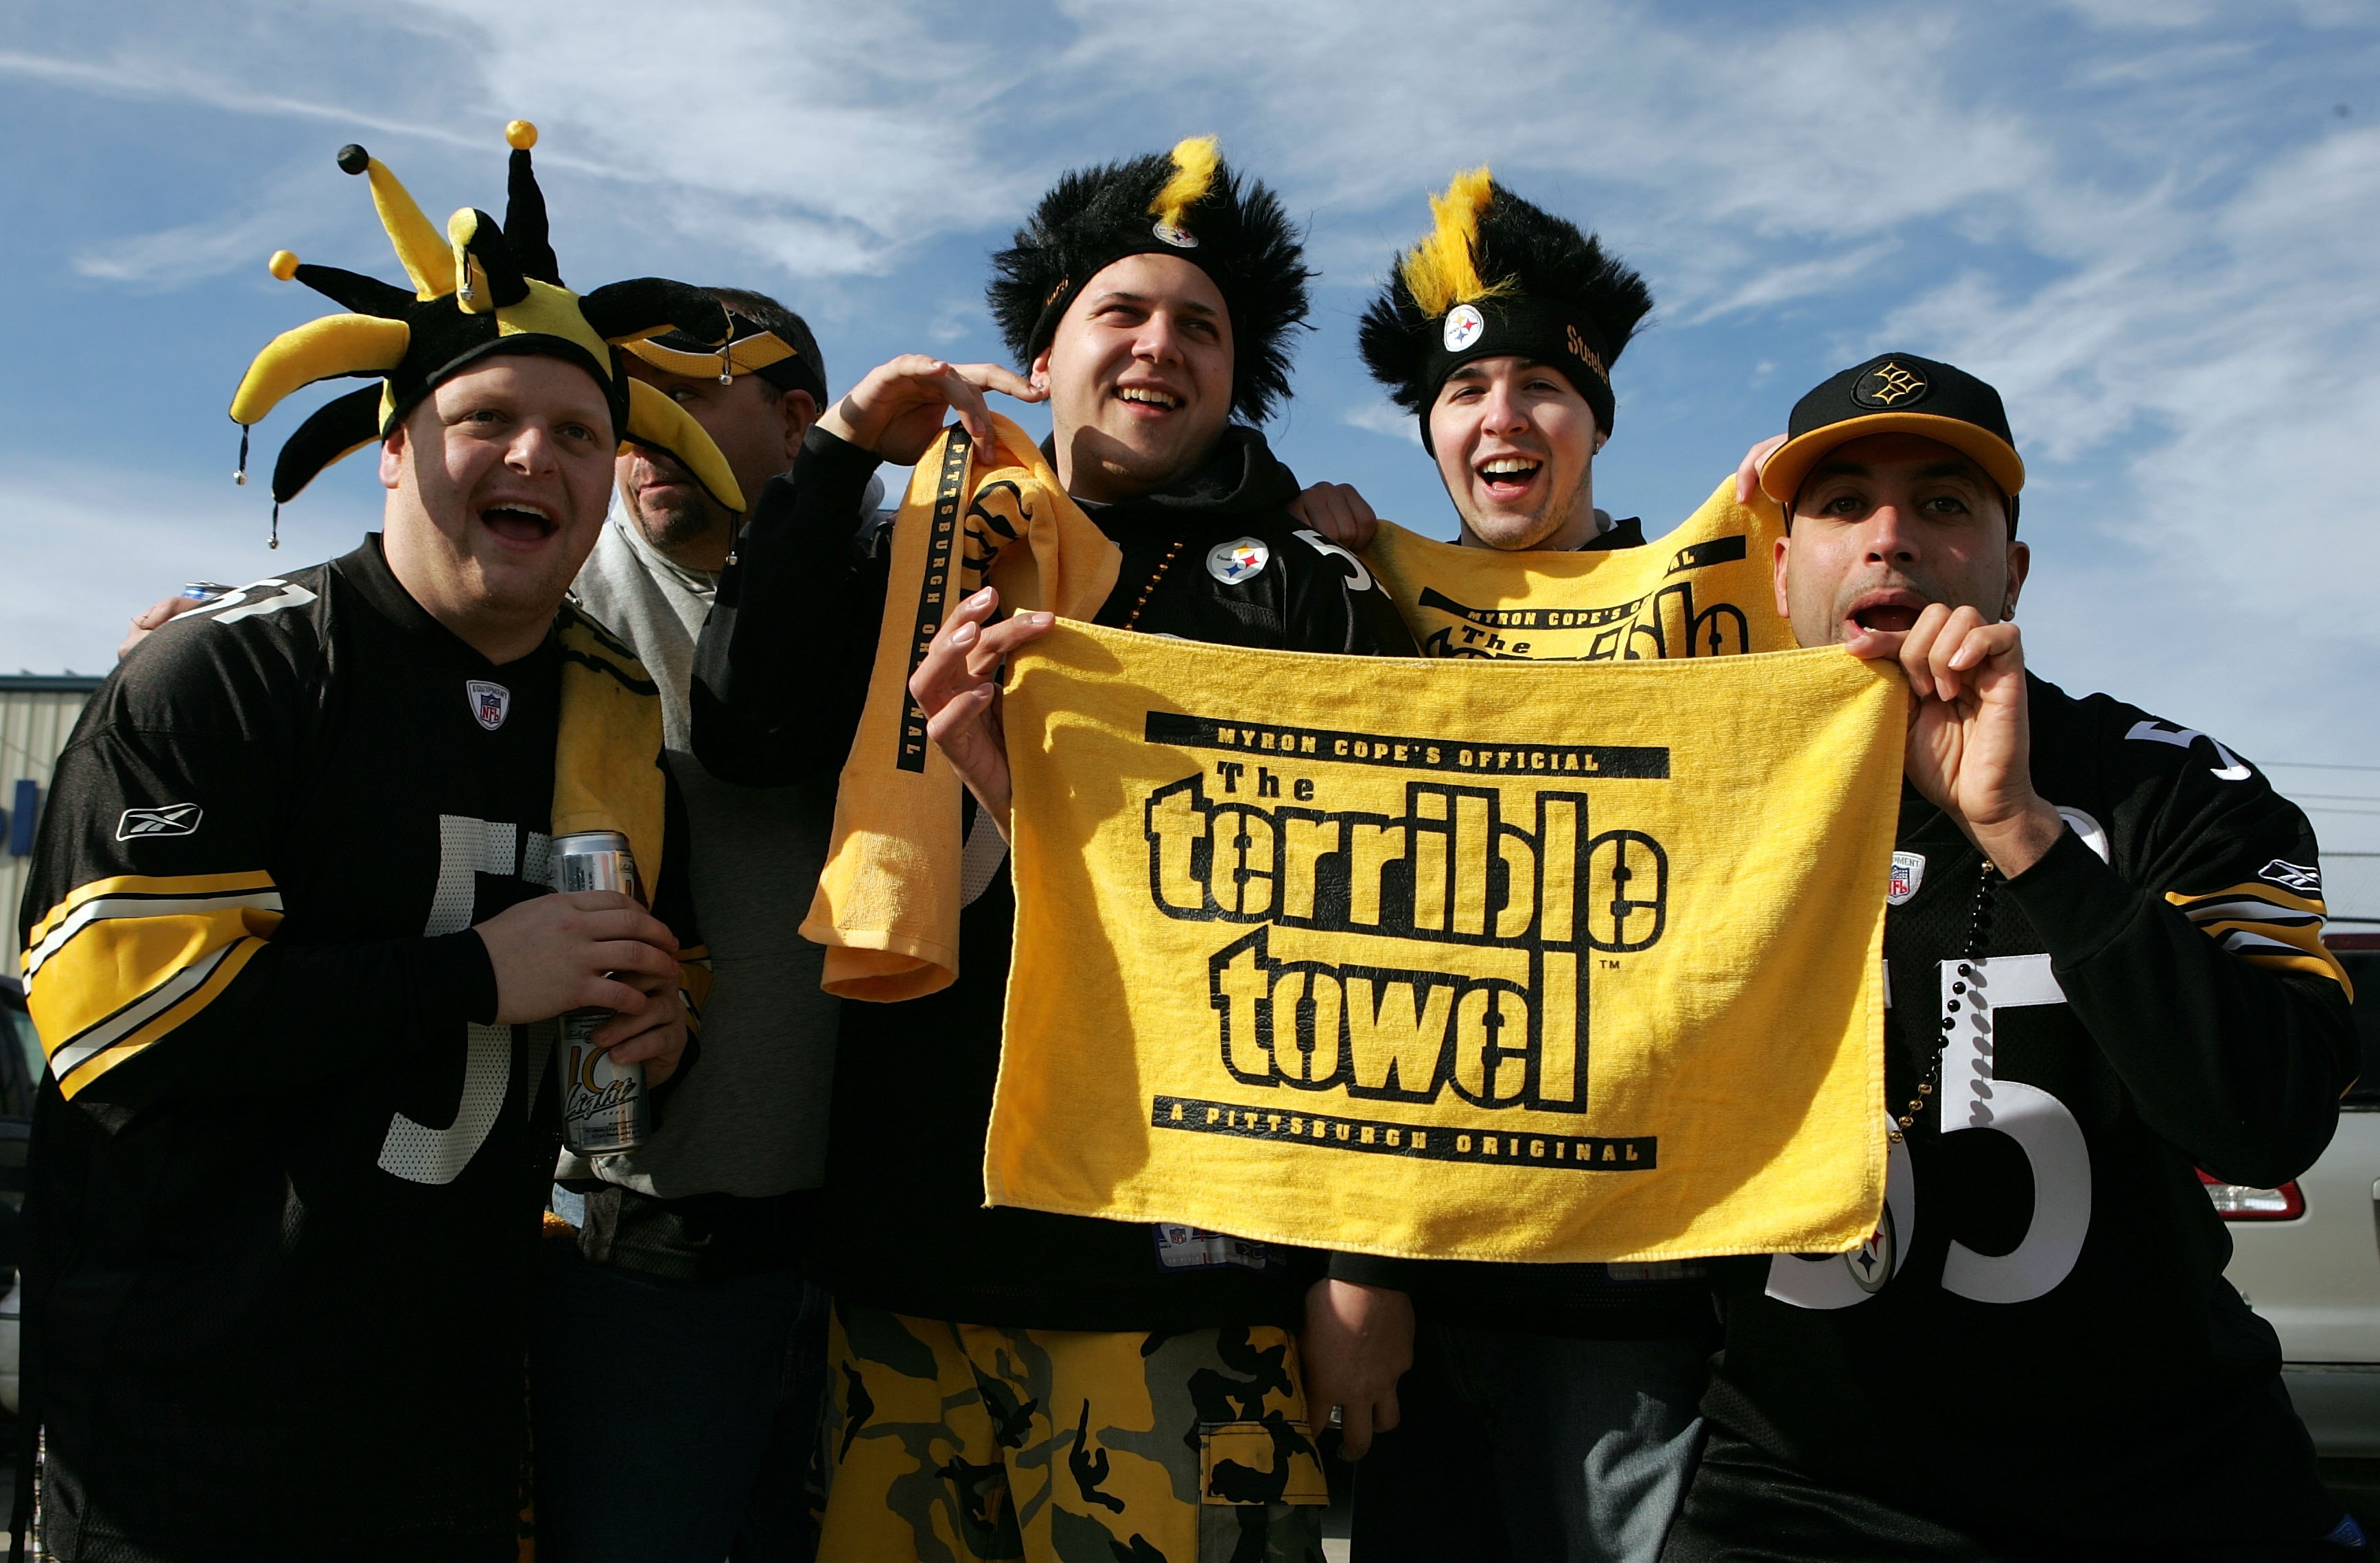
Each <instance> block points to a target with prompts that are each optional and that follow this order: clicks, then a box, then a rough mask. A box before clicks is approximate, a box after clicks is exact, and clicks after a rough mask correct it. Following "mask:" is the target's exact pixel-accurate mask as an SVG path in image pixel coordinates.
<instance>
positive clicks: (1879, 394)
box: [1852, 359, 1931, 408]
mask: <svg viewBox="0 0 2380 1563" xmlns="http://www.w3.org/2000/svg"><path fill="white" fill-rule="evenodd" d="M1929 389H1931V387H1930V386H1928V385H1927V384H1926V382H1925V376H1924V375H1922V374H1920V373H1918V372H1916V371H1915V370H1913V369H1911V368H1908V367H1906V366H1905V365H1903V364H1901V363H1900V361H1899V360H1894V359H1887V360H1884V361H1883V362H1882V363H1879V364H1877V365H1876V367H1875V368H1874V369H1871V370H1869V371H1868V372H1866V373H1865V374H1863V375H1861V376H1860V377H1859V384H1858V385H1853V386H1852V400H1853V401H1855V402H1857V403H1859V404H1860V405H1861V406H1862V407H1884V408H1894V407H1910V406H1913V405H1915V404H1916V403H1918V402H1921V401H1924V400H1925V393H1926V391H1927V390H1929Z"/></svg>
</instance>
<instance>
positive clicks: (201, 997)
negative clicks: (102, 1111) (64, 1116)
mask: <svg viewBox="0 0 2380 1563" xmlns="http://www.w3.org/2000/svg"><path fill="white" fill-rule="evenodd" d="M265 944H266V941H265V940H263V939H260V938H246V939H242V940H240V941H239V942H238V943H237V944H235V945H233V946H230V947H229V948H227V949H225V950H224V951H222V952H220V953H219V954H218V955H217V956H216V957H215V959H213V960H212V962H210V963H209V964H208V967H207V969H206V970H205V971H200V972H198V973H197V974H196V981H195V982H191V983H182V982H178V981H175V980H173V979H169V982H170V983H172V985H173V986H175V987H176V989H177V990H179V991H178V992H177V993H176V994H175V995H170V996H164V998H163V1002H164V1006H165V1007H164V1008H163V1009H157V1008H155V1007H152V1006H150V1005H147V1004H144V1005H142V1006H141V1008H142V1009H143V1011H144V1012H146V1013H147V1014H148V1016H149V1018H148V1019H147V1020H145V1021H143V1022H141V1023H140V1025H139V1026H138V1028H137V1029H136V1030H133V1031H131V1032H125V1033H121V1034H118V1035H117V1036H116V1037H115V1039H114V1040H113V1041H110V1042H107V1043H105V1044H101V1043H99V1041H98V1039H96V1038H90V1039H86V1040H85V1042H83V1043H81V1044H76V1046H75V1047H74V1048H72V1049H67V1048H60V1049H59V1050H58V1051H57V1052H56V1053H55V1055H53V1056H52V1057H51V1059H50V1069H51V1072H52V1073H53V1074H55V1075H56V1076H57V1078H58V1092H59V1093H60V1094H61V1095H63V1096H65V1097H66V1098H67V1100H69V1101H71V1100H73V1098H74V1094H75V1093H77V1092H79V1091H80V1090H81V1089H82V1088H83V1087H85V1086H87V1085H89V1084H90V1083H91V1081H95V1080H97V1079H98V1078H99V1077H100V1076H102V1075H103V1074H105V1073H106V1072H107V1071H108V1070H110V1069H112V1068H115V1066H117V1065H118V1064H121V1063H123V1062H124V1061H125V1060H126V1059H128V1058H131V1057H134V1056H138V1055H139V1054H140V1053H141V1052H142V1051H143V1050H145V1049H146V1048H148V1047H149V1045H150V1044H152V1043H154V1042H155V1041H157V1039H158V1038H160V1037H163V1036H164V1035H165V1034H167V1033H168V1032H172V1031H173V1030H174V1029H175V1028H176V1027H178V1026H180V1025H181V1024H183V1023H184V1022H185V1021H187V1020H189V1019H190V1018H191V1017H192V1016H194V1015H196V1014H198V1013H199V1012H200V1010H202V1009H204V1008H205V1007H207V1006H208V1005H210V1004H212V1003H213V1002H214V1000H215V997H216V995H219V994H221V993H222V992H223V991H224V989H225V988H226V987H228V986H230V985H231V981H232V979H233V978H235V977H237V976H238V975H239V973H240V971H241V969H242V968H244V967H245V966H247V964H248V963H249V961H250V960H253V959H255V958H256V955H257V952H258V951H260V950H261V949H262V948H264V946H265ZM179 975H180V974H178V973H177V977H178V976H179ZM163 986H164V984H161V988H162V987H163ZM113 1029H114V1028H111V1030H113ZM70 1051H71V1052H72V1053H73V1054H74V1056H68V1054H69V1052H70Z"/></svg>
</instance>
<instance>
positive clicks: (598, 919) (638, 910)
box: [577, 901, 678, 959]
mask: <svg viewBox="0 0 2380 1563" xmlns="http://www.w3.org/2000/svg"><path fill="white" fill-rule="evenodd" d="M577 934H579V936H581V937H582V938H588V939H596V940H607V941H618V942H621V943H626V942H629V941H631V940H633V941H635V942H636V943H637V944H638V945H641V946H644V947H645V948H646V949H650V950H652V951H654V952H655V953H656V954H659V955H662V957H664V959H675V958H676V955H677V948H678V945H677V935H676V934H673V933H671V932H670V926H669V924H668V923H666V922H662V920H661V919H660V918H658V917H655V916H654V915H653V914H652V913H651V912H649V911H647V910H645V909H644V908H642V907H640V906H638V905H637V903H636V902H634V901H630V902H629V903H628V904H627V905H625V906H621V907H610V908H606V909H605V910H601V911H593V912H588V913H586V914H585V915H584V916H583V917H581V918H580V919H579V920H578V922H577Z"/></svg>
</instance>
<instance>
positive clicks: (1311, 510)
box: [1289, 483, 1380, 554]
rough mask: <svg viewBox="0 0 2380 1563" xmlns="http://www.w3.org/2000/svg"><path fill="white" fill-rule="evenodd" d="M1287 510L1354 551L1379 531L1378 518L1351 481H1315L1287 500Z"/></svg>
mask: <svg viewBox="0 0 2380 1563" xmlns="http://www.w3.org/2000/svg"><path fill="white" fill-rule="evenodd" d="M1289 513H1290V514H1291V515H1293V516H1294V517H1296V518H1297V519H1299V520H1301V521H1303V522H1305V524H1306V525H1307V526H1309V527H1312V528H1313V529H1314V530H1315V531H1318V532H1320V533H1321V534H1322V535H1323V536H1325V537H1327V538H1329V539H1330V541H1331V542H1333V543H1337V544H1339V546H1340V547H1342V548H1344V549H1346V550H1348V551H1349V552H1350V553H1354V554H1360V553H1362V552H1363V551H1364V550H1365V549H1366V548H1369V547H1370V546H1371V545H1372V534H1373V533H1375V532H1377V531H1379V530H1380V518H1379V517H1378V516H1376V515H1374V514H1372V507H1371V505H1370V504H1369V503H1368V502H1366V499H1365V498H1364V496H1363V495H1360V494H1358V493H1356V492H1355V489H1354V485H1353V484H1352V483H1316V484H1315V485H1314V486H1313V487H1312V488H1309V489H1307V490H1306V491H1305V493H1304V494H1301V495H1298V496H1297V497H1296V498H1294V499H1293V500H1291V501H1290V502H1289Z"/></svg>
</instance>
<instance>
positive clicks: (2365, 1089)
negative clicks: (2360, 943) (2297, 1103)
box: [2332, 950, 2380, 1108]
mask: <svg viewBox="0 0 2380 1563" xmlns="http://www.w3.org/2000/svg"><path fill="white" fill-rule="evenodd" d="M2332 953H2333V954H2335V955H2337V956H2338V963H2339V964H2340V965H2341V966H2344V967H2346V968H2347V977H2348V981H2350V982H2351V983H2354V984H2355V1042H2356V1056H2358V1058H2359V1059H2361V1060H2362V1068H2363V1075H2362V1079H2360V1080H2358V1081H2356V1082H2355V1089H2354V1090H2352V1091H2350V1092H2349V1093H2347V1095H2346V1096H2345V1097H2344V1098H2343V1099H2342V1103H2341V1105H2345V1106H2350V1107H2364V1108H2380V950H2335V951H2333V952H2332Z"/></svg>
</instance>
